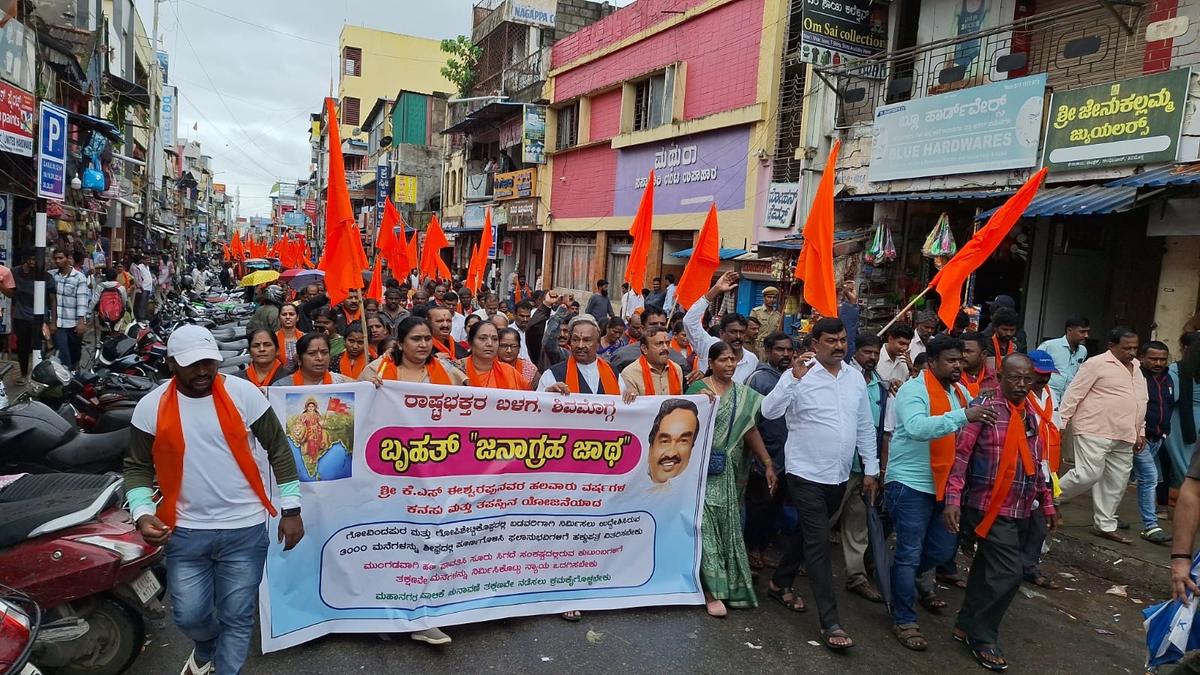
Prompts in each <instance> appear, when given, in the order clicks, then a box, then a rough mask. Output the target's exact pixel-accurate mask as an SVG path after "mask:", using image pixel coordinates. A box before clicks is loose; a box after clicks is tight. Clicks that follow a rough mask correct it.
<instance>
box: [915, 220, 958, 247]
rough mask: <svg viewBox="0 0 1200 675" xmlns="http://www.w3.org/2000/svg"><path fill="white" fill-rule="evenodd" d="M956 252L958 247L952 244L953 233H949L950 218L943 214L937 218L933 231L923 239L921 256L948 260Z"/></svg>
mask: <svg viewBox="0 0 1200 675" xmlns="http://www.w3.org/2000/svg"><path fill="white" fill-rule="evenodd" d="M957 252H958V245H957V244H955V243H954V233H953V232H951V231H950V216H948V215H947V214H945V213H943V214H942V215H940V216H938V220H937V224H936V225H934V226H933V231H932V232H930V233H929V236H928V237H925V244H924V245H922V246H921V254H922V255H924V256H925V257H926V258H950V257H952V256H953V255H954V254H955V253H957Z"/></svg>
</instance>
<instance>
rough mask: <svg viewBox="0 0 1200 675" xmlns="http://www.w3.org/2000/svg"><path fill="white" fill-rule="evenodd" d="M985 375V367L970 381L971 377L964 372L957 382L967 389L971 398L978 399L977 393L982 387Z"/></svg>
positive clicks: (986, 372)
mask: <svg viewBox="0 0 1200 675" xmlns="http://www.w3.org/2000/svg"><path fill="white" fill-rule="evenodd" d="M987 374H988V370H987V366H984V367H982V368H980V369H979V374H978V375H976V376H975V379H971V376H970V375H969V374H968V373H967V371H965V370H964V371H962V377H961V378H960V379H959V382H961V383H962V385H963V386H964V387H966V388H967V393H968V394H970V395H971V398H973V399H974V398H979V391H980V389H981V388H982V387H983V379H984V378H985V377H987Z"/></svg>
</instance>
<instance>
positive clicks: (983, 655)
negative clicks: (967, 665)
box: [967, 640, 1008, 673]
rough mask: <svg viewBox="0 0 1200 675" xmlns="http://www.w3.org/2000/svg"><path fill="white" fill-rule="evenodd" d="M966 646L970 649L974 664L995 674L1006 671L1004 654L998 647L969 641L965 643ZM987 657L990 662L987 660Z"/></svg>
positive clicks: (1006, 664)
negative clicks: (990, 658)
mask: <svg viewBox="0 0 1200 675" xmlns="http://www.w3.org/2000/svg"><path fill="white" fill-rule="evenodd" d="M967 646H968V647H970V648H971V656H974V657H975V663H978V664H979V665H981V666H983V667H984V668H987V669H988V670H991V671H994V672H997V673H1002V672H1004V671H1006V670H1008V661H1006V660H1004V653H1003V652H1001V651H1000V647H998V646H996V645H984V644H981V643H979V642H973V641H971V640H968V641H967ZM989 656H990V657H992V660H989V659H988V658H987V657H989Z"/></svg>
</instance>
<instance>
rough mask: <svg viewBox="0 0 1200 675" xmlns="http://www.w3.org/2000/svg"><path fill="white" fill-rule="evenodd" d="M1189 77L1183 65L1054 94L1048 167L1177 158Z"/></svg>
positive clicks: (1066, 168) (1062, 168)
mask: <svg viewBox="0 0 1200 675" xmlns="http://www.w3.org/2000/svg"><path fill="white" fill-rule="evenodd" d="M1190 79H1191V71H1190V70H1188V69H1186V68H1184V69H1181V70H1172V71H1169V72H1165V73H1159V74H1157V75H1145V76H1143V77H1135V78H1132V79H1128V80H1121V81H1120V82H1112V83H1109V84H1101V85H1096V86H1093V87H1084V88H1083V89H1073V90H1071V91H1064V92H1055V93H1054V95H1053V96H1052V97H1051V99H1050V121H1049V123H1048V124H1047V125H1046V126H1047V128H1046V150H1045V166H1046V168H1047V169H1049V170H1050V171H1079V170H1082V169H1094V168H1102V167H1109V166H1121V165H1127V164H1151V163H1154V162H1171V161H1174V160H1175V155H1176V154H1177V153H1178V151H1179V130H1180V126H1181V125H1182V124H1183V109H1184V104H1185V103H1186V102H1187V92H1188V82H1189V80H1190Z"/></svg>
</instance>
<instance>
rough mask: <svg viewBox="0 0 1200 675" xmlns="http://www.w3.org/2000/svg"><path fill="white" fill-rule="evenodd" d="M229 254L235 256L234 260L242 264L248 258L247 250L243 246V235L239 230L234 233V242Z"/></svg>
mask: <svg viewBox="0 0 1200 675" xmlns="http://www.w3.org/2000/svg"><path fill="white" fill-rule="evenodd" d="M229 252H230V253H231V254H233V259H234V260H236V261H238V262H241V261H242V259H244V258H245V257H246V255H245V252H246V249H245V248H244V247H243V246H242V233H241V232H238V231H237V230H234V231H233V242H231V243H230V245H229Z"/></svg>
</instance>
